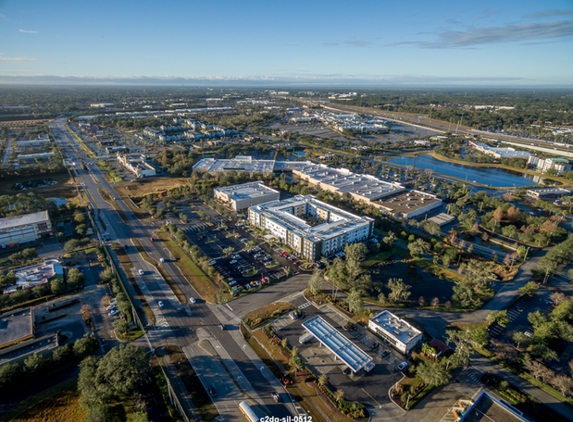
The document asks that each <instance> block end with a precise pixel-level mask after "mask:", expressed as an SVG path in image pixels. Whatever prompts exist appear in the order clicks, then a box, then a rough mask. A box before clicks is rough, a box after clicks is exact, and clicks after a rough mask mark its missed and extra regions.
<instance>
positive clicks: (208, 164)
mask: <svg viewBox="0 0 573 422" xmlns="http://www.w3.org/2000/svg"><path fill="white" fill-rule="evenodd" d="M274 167H275V161H274V160H252V159H250V157H241V158H239V157H237V158H233V159H215V158H203V159H202V160H200V161H199V162H198V163H197V164H195V165H194V166H193V170H197V171H206V172H209V173H219V172H225V171H231V170H234V171H248V172H252V173H272V172H273V170H274Z"/></svg>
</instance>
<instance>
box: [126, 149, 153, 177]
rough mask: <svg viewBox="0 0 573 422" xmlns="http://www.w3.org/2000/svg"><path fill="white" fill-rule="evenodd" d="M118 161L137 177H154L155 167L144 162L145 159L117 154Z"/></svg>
mask: <svg viewBox="0 0 573 422" xmlns="http://www.w3.org/2000/svg"><path fill="white" fill-rule="evenodd" d="M117 161H119V162H120V163H121V164H122V165H123V166H124V167H125V168H126V169H128V170H129V171H131V172H132V173H133V174H135V175H136V176H137V177H150V176H155V175H156V174H157V172H156V171H155V167H153V166H152V165H151V164H149V163H147V162H146V161H145V157H143V156H141V155H139V156H138V155H137V154H117Z"/></svg>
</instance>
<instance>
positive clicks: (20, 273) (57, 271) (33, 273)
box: [3, 259, 64, 294]
mask: <svg viewBox="0 0 573 422" xmlns="http://www.w3.org/2000/svg"><path fill="white" fill-rule="evenodd" d="M14 275H15V276H16V283H15V284H13V285H12V286H8V287H6V288H5V289H4V291H3V293H4V294H8V293H13V292H15V291H16V290H28V289H32V288H34V287H36V286H42V285H47V284H48V283H49V282H50V281H52V280H54V279H59V280H62V281H64V270H63V268H62V266H61V265H60V263H59V262H58V261H57V260H55V259H49V260H47V261H45V262H44V263H42V264H34V265H29V266H27V267H23V268H19V269H17V270H16V271H14Z"/></svg>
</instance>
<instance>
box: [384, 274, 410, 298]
mask: <svg viewBox="0 0 573 422" xmlns="http://www.w3.org/2000/svg"><path fill="white" fill-rule="evenodd" d="M387 286H388V289H390V293H388V300H390V301H391V302H393V303H396V302H399V301H403V300H406V299H408V298H409V297H410V294H411V292H410V289H411V288H412V286H408V285H407V284H404V281H403V280H402V279H401V278H390V279H388V284H387Z"/></svg>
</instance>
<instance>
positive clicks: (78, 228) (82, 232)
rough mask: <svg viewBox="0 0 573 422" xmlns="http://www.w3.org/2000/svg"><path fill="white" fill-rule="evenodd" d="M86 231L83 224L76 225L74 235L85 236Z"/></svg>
mask: <svg viewBox="0 0 573 422" xmlns="http://www.w3.org/2000/svg"><path fill="white" fill-rule="evenodd" d="M87 230H88V228H87V226H86V225H85V224H78V225H77V226H76V233H77V234H78V236H85V234H86V231H87Z"/></svg>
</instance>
